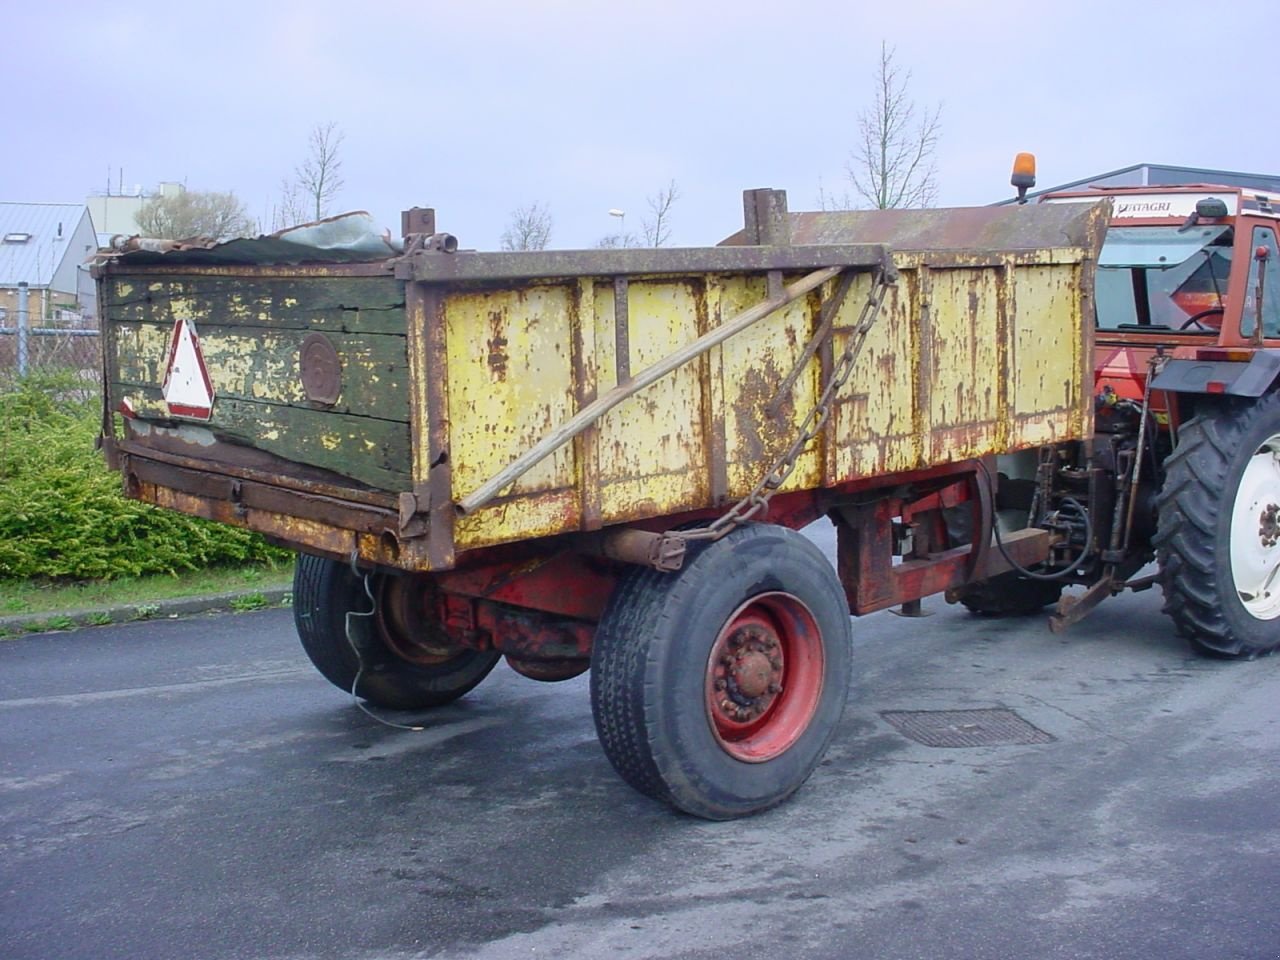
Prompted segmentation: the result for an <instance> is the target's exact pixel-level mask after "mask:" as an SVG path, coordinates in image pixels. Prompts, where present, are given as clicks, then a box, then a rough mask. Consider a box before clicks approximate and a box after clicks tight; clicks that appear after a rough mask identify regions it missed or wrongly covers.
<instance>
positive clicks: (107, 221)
mask: <svg viewBox="0 0 1280 960" xmlns="http://www.w3.org/2000/svg"><path fill="white" fill-rule="evenodd" d="M182 189H183V188H182V184H180V183H172V182H168V181H164V182H161V184H160V186H159V188H158V189H157V190H156V191H155V192H154V193H144V192H143V190H142V186H141V185H140V184H139V185H137V186H135V187H134V188H133V191H132V192H131V193H125V192H124V191H123V190H121V192H119V193H105V194H102V193H99V194H94V195H93V196H91V197H87V198H86V199H85V205H86V206H87V207H88V208H89V216H90V217H91V218H92V219H93V225H94V228H95V229H96V230H97V231H98V246H100V247H109V246H111V238H112V237H114V236H122V237H133V236H137V234H138V221H137V219H136V218H137V216H138V211H139V210H141V209H142V205H143V204H144V203H146V202H147V201H148V200H150V199H151V198H152V197H156V196H160V197H176V196H177V195H178V194H180V193H181V192H182Z"/></svg>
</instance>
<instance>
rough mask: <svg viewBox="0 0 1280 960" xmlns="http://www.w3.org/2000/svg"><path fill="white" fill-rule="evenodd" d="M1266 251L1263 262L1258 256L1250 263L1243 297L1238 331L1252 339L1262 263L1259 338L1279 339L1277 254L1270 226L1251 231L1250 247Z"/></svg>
mask: <svg viewBox="0 0 1280 960" xmlns="http://www.w3.org/2000/svg"><path fill="white" fill-rule="evenodd" d="M1259 247H1266V248H1267V252H1268V253H1267V258H1266V260H1263V261H1259V260H1258V258H1257V257H1254V258H1253V262H1252V263H1251V264H1249V286H1248V289H1246V290H1245V294H1244V311H1243V312H1242V313H1241V314H1240V332H1241V333H1242V334H1244V335H1245V336H1246V337H1248V336H1252V335H1253V331H1254V328H1255V326H1256V325H1257V322H1258V275H1259V271H1260V268H1262V267H1263V265H1264V264H1265V269H1266V273H1265V275H1264V276H1263V278H1262V280H1263V286H1262V335H1263V336H1264V337H1280V251H1277V249H1276V232H1275V231H1274V230H1272V229H1271V228H1270V227H1254V228H1253V246H1252V249H1254V250H1257V249H1258V248H1259Z"/></svg>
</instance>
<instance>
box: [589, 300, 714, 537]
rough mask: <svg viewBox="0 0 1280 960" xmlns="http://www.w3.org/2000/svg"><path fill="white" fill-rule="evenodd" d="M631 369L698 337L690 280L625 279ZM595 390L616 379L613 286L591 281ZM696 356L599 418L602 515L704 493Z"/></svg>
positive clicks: (663, 508)
mask: <svg viewBox="0 0 1280 960" xmlns="http://www.w3.org/2000/svg"><path fill="white" fill-rule="evenodd" d="M628 305H629V306H628V313H629V317H630V323H629V324H628V340H629V342H630V347H631V350H630V353H631V358H630V362H631V370H632V371H633V372H634V371H639V370H643V369H644V368H645V367H647V366H650V365H651V364H654V363H657V362H658V361H659V360H661V359H662V358H663V357H665V356H667V355H668V354H670V353H671V352H672V351H673V350H676V349H678V348H679V347H681V346H683V345H684V344H686V343H689V342H691V341H693V340H696V339H697V338H698V335H699V334H700V333H701V332H702V331H701V330H699V318H700V317H701V316H704V315H705V299H704V295H703V291H702V285H701V284H700V283H698V282H697V281H695V280H683V279H664V280H655V281H632V282H631V283H630V284H629V291H628ZM595 323H596V328H595V343H596V351H597V353H596V371H597V376H598V377H599V390H600V392H602V393H603V392H604V391H606V390H608V389H610V388H611V387H613V386H615V385H616V383H617V372H616V371H617V357H616V349H615V343H616V338H615V330H614V288H613V285H612V284H611V283H609V284H606V283H601V284H597V285H596V288H595ZM702 378H703V362H702V361H696V360H695V361H694V362H693V363H689V364H686V365H685V366H683V367H681V368H680V369H678V370H676V371H675V372H674V373H672V374H670V375H668V376H666V377H663V378H662V379H661V380H659V381H658V382H657V383H655V384H653V385H652V386H650V387H648V388H647V389H645V390H643V391H642V392H640V393H639V394H637V395H636V396H634V397H631V398H630V399H628V400H625V401H624V402H623V403H622V404H620V405H619V406H618V407H616V408H614V409H613V410H612V411H610V412H609V413H608V414H606V415H605V416H604V417H602V418H601V420H600V426H599V432H598V436H599V446H598V451H599V470H600V505H601V510H602V512H603V516H604V521H605V522H606V523H609V522H614V521H618V520H627V519H633V518H635V517H638V516H651V515H653V514H655V513H657V514H662V513H675V512H678V511H680V510H682V509H688V507H687V506H686V505H687V504H690V503H700V502H704V501H705V500H706V499H707V497H708V486H707V471H706V466H705V465H706V458H707V453H706V431H705V426H706V421H705V416H704V408H703V398H702Z"/></svg>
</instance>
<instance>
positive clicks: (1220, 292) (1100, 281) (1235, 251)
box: [1012, 154, 1280, 426]
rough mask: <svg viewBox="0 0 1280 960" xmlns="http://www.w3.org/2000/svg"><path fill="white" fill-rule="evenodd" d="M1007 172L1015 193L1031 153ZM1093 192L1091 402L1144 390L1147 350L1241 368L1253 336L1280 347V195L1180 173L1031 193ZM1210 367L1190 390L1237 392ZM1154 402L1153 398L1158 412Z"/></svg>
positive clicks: (1022, 190) (1067, 196)
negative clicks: (1096, 208) (1167, 180)
mask: <svg viewBox="0 0 1280 960" xmlns="http://www.w3.org/2000/svg"><path fill="white" fill-rule="evenodd" d="M1012 182H1013V185H1014V186H1015V187H1017V188H1018V190H1019V199H1020V202H1024V201H1025V199H1026V196H1025V195H1026V189H1027V186H1029V185H1034V182H1035V181H1034V158H1031V157H1030V155H1027V154H1020V155H1019V157H1018V160H1017V161H1016V162H1015V168H1014V176H1013V178H1012ZM1100 199H1110V200H1111V202H1112V216H1111V222H1110V226H1109V227H1108V229H1107V233H1106V239H1105V241H1104V243H1103V247H1102V252H1101V254H1100V255H1099V258H1098V264H1097V270H1096V271H1095V275H1094V283H1095V286H1094V319H1095V350H1096V355H1095V370H1096V386H1097V395H1098V396H1099V398H1101V399H1100V405H1099V412H1100V413H1104V411H1103V409H1102V408H1103V406H1105V405H1106V404H1107V402H1108V401H1113V400H1114V399H1129V400H1133V401H1141V400H1142V399H1143V396H1144V393H1145V391H1146V381H1147V379H1148V374H1149V371H1150V369H1151V358H1152V357H1154V356H1159V357H1161V358H1177V359H1179V360H1190V361H1204V362H1206V363H1207V364H1209V365H1212V364H1217V363H1227V364H1230V365H1231V366H1232V367H1236V368H1239V367H1242V366H1243V365H1245V364H1247V363H1248V362H1249V361H1250V360H1251V359H1252V358H1253V356H1254V354H1255V353H1256V352H1257V351H1259V350H1260V349H1262V348H1280V242H1278V240H1277V233H1278V232H1280V196H1274V195H1271V194H1268V193H1264V192H1261V191H1259V190H1252V189H1250V188H1248V187H1232V186H1219V185H1215V184H1189V185H1179V186H1146V187H1142V186H1139V187H1095V188H1092V189H1088V190H1074V191H1062V192H1056V193H1049V194H1045V195H1044V196H1042V197H1040V198H1039V201H1040V202H1041V203H1073V202H1081V201H1097V200H1100ZM1202 366H1204V364H1202ZM1206 370H1207V367H1206ZM1214 376H1215V375H1214V374H1213V373H1212V372H1211V371H1210V372H1206V373H1205V377H1206V378H1207V379H1206V380H1205V382H1204V383H1203V384H1199V385H1198V389H1194V392H1203V393H1232V392H1234V391H1233V390H1232V389H1231V387H1232V384H1231V383H1229V382H1227V381H1226V380H1223V379H1218V380H1215V379H1213V377H1214ZM1189 386H1190V387H1192V388H1195V387H1196V386H1197V385H1189ZM1162 406H1163V401H1162V399H1161V398H1153V400H1152V407H1153V410H1155V412H1156V414H1157V417H1158V418H1159V419H1161V420H1164V419H1165V417H1164V411H1163V410H1162V409H1161V407H1162ZM1099 426H1102V424H1099Z"/></svg>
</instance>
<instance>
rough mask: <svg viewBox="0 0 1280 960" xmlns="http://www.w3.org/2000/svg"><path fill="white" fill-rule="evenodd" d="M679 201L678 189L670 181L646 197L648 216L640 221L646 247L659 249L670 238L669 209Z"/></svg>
mask: <svg viewBox="0 0 1280 960" xmlns="http://www.w3.org/2000/svg"><path fill="white" fill-rule="evenodd" d="M679 199H680V188H679V187H677V186H676V182H675V180H671V181H670V182H669V183H668V184H667V185H666V187H665V188H664V189H662V190H659V191H658V192H657V193H655V194H654V195H653V196H651V197H648V198H647V201H648V204H649V214H650V215H649V216H648V217H645V218H644V219H643V220H641V221H640V226H641V228H642V229H643V230H644V243H645V246H647V247H660V246H662V245H663V244H664V243H666V242H667V240H668V239H669V238H670V236H671V207H672V205H673V204H674V203H675V202H676V201H677V200H679Z"/></svg>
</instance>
